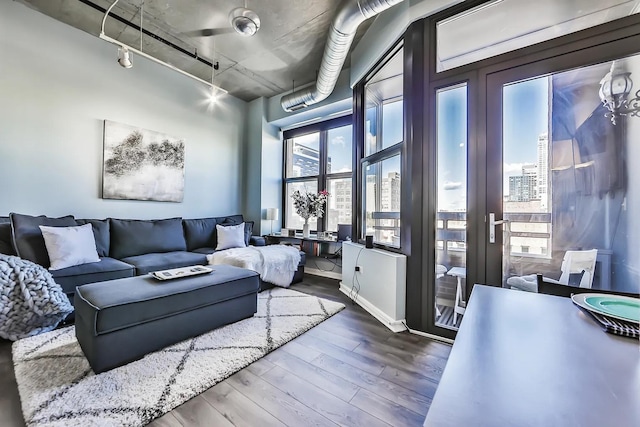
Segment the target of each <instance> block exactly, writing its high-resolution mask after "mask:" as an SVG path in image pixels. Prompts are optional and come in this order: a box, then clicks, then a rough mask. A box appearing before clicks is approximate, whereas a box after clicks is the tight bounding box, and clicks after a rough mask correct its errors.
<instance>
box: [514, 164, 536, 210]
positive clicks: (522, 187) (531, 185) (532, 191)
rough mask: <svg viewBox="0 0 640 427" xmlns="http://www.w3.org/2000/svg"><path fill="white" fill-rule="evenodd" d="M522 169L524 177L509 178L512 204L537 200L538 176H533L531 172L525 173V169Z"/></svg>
mask: <svg viewBox="0 0 640 427" xmlns="http://www.w3.org/2000/svg"><path fill="white" fill-rule="evenodd" d="M522 169H523V173H522V175H516V176H510V177H509V201H510V202H529V201H531V200H536V188H537V187H536V186H537V179H536V175H535V173H533V174H532V173H531V172H530V170H529V171H528V172H527V173H525V172H524V170H525V167H523V168H522Z"/></svg>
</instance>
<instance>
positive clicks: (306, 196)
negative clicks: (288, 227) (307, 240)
mask: <svg viewBox="0 0 640 427" xmlns="http://www.w3.org/2000/svg"><path fill="white" fill-rule="evenodd" d="M327 196H329V193H328V192H327V190H322V191H320V192H318V193H308V192H307V191H306V190H305V191H304V192H301V191H300V190H296V191H294V192H293V194H291V198H292V199H293V207H294V208H295V210H296V213H297V214H298V215H300V216H301V217H302V218H303V219H304V226H303V228H302V237H309V218H311V217H316V218H322V215H324V204H325V203H326V201H327Z"/></svg>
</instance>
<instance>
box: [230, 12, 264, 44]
mask: <svg viewBox="0 0 640 427" xmlns="http://www.w3.org/2000/svg"><path fill="white" fill-rule="evenodd" d="M229 20H230V21H231V26H232V27H233V29H234V30H236V32H237V33H238V34H241V35H243V36H246V37H251V36H252V35H254V34H255V33H257V32H258V30H259V29H260V18H259V17H258V14H257V13H255V12H254V11H253V10H250V9H247V8H246V7H238V8H236V9H233V10H232V11H231V13H230V14H229Z"/></svg>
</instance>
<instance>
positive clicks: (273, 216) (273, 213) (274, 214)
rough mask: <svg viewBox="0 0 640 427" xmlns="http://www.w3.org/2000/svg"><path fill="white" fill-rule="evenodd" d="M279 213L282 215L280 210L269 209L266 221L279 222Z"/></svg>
mask: <svg viewBox="0 0 640 427" xmlns="http://www.w3.org/2000/svg"><path fill="white" fill-rule="evenodd" d="M279 213H280V210H279V209H278V208H267V215H266V217H265V219H267V220H270V221H277V220H278V214H279Z"/></svg>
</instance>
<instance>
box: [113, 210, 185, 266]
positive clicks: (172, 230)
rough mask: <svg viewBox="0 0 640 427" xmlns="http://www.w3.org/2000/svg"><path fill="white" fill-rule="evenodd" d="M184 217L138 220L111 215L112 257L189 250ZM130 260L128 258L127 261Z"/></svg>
mask: <svg viewBox="0 0 640 427" xmlns="http://www.w3.org/2000/svg"><path fill="white" fill-rule="evenodd" d="M186 249H187V242H186V241H185V238H184V231H183V229H182V218H170V219H158V220H136V219H114V218H111V247H110V249H109V251H110V254H111V257H113V258H117V259H124V258H128V257H133V256H136V255H143V254H151V253H160V252H172V251H185V250H186ZM125 262H126V261H125Z"/></svg>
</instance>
